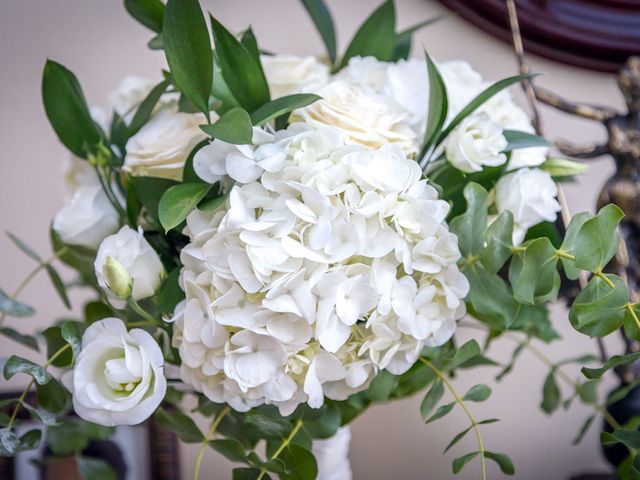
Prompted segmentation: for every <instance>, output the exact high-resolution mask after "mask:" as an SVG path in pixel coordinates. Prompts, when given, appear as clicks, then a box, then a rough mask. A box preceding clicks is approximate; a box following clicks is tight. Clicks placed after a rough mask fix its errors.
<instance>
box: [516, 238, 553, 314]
mask: <svg viewBox="0 0 640 480" xmlns="http://www.w3.org/2000/svg"><path fill="white" fill-rule="evenodd" d="M522 248H524V249H525V250H524V251H518V252H517V253H516V254H515V255H514V256H513V259H512V260H511V266H510V268H509V281H510V282H511V286H512V288H513V297H514V298H515V299H516V300H517V301H519V302H522V303H528V304H533V303H535V300H536V297H544V296H546V295H548V294H550V293H551V291H552V290H553V289H554V286H556V284H557V285H559V282H560V278H559V275H558V272H557V271H556V265H557V262H558V257H557V256H556V249H555V248H554V247H553V245H552V244H551V241H549V239H548V238H546V237H542V238H537V239H535V240H532V241H531V242H528V243H527V244H526V246H523V247H522ZM556 293H557V288H556Z"/></svg>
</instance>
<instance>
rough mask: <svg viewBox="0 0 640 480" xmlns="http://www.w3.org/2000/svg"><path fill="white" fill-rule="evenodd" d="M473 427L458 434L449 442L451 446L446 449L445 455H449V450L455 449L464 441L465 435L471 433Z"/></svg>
mask: <svg viewBox="0 0 640 480" xmlns="http://www.w3.org/2000/svg"><path fill="white" fill-rule="evenodd" d="M472 428H473V427H467V428H465V429H464V430H463V431H461V432H460V433H458V434H456V436H455V437H453V439H452V440H451V441H450V442H449V444H448V445H447V446H446V447H445V449H444V452H442V453H443V454H444V453H447V452H448V451H449V450H451V448H452V447H454V446H455V445H456V444H457V443H458V442H459V441H460V440H462V439H463V438H464V437H465V435H466V434H467V433H469V431H470V430H471V429H472Z"/></svg>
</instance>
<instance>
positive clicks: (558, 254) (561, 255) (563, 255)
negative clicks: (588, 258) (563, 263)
mask: <svg viewBox="0 0 640 480" xmlns="http://www.w3.org/2000/svg"><path fill="white" fill-rule="evenodd" d="M556 257H559V258H565V259H567V260H571V261H575V259H576V257H575V256H574V255H571V254H570V253H567V252H565V251H564V250H556Z"/></svg>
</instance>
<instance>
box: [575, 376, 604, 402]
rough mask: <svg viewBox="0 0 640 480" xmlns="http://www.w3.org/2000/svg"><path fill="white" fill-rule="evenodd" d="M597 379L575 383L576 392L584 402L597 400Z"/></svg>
mask: <svg viewBox="0 0 640 480" xmlns="http://www.w3.org/2000/svg"><path fill="white" fill-rule="evenodd" d="M599 383H600V382H599V380H587V381H586V382H583V383H581V384H579V385H576V393H577V394H578V396H579V397H580V400H582V403H585V404H595V403H596V402H597V401H598V385H599Z"/></svg>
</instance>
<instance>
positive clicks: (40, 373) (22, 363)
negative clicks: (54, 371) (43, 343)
mask: <svg viewBox="0 0 640 480" xmlns="http://www.w3.org/2000/svg"><path fill="white" fill-rule="evenodd" d="M3 373H4V378H5V380H10V379H11V378H12V377H13V376H14V375H15V374H16V373H26V374H27V375H30V376H31V377H33V379H34V380H35V381H36V383H37V384H38V385H44V384H46V383H48V382H50V381H51V379H52V378H53V377H52V376H51V375H50V374H49V372H47V371H46V370H45V369H44V368H42V367H41V366H40V365H38V364H36V363H33V362H32V361H31V360H27V359H26V358H22V357H18V356H17V355H11V356H10V357H9V358H8V359H7V361H6V362H5V364H4V368H3Z"/></svg>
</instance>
